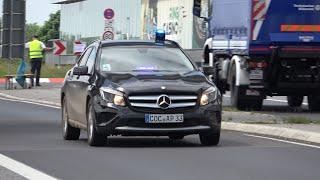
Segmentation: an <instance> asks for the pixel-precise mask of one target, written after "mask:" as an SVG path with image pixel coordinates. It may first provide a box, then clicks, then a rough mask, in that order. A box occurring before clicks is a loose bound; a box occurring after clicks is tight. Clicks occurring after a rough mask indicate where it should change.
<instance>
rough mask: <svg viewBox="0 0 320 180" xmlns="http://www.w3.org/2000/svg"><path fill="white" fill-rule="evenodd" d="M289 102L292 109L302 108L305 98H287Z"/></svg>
mask: <svg viewBox="0 0 320 180" xmlns="http://www.w3.org/2000/svg"><path fill="white" fill-rule="evenodd" d="M287 100H288V105H289V106H290V107H300V106H301V105H302V102H303V96H287Z"/></svg>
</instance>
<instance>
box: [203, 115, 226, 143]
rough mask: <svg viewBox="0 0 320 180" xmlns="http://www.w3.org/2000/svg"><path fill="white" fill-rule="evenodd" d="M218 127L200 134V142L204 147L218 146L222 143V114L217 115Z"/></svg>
mask: <svg viewBox="0 0 320 180" xmlns="http://www.w3.org/2000/svg"><path fill="white" fill-rule="evenodd" d="M216 120H217V124H218V127H216V128H214V129H212V130H210V131H208V132H204V133H200V134H199V138H200V142H201V144H202V145H204V146H217V145H218V144H219V142H220V134H221V120H222V116H221V112H217V113H216Z"/></svg>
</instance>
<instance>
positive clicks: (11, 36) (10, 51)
mask: <svg viewBox="0 0 320 180" xmlns="http://www.w3.org/2000/svg"><path fill="white" fill-rule="evenodd" d="M10 1H11V4H10V43H9V61H8V74H10V69H11V61H12V46H13V43H12V40H13V16H14V13H13V5H14V3H13V0H10Z"/></svg>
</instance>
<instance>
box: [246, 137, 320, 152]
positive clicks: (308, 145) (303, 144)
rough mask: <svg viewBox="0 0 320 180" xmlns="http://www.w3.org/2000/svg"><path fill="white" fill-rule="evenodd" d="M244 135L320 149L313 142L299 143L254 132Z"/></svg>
mask: <svg viewBox="0 0 320 180" xmlns="http://www.w3.org/2000/svg"><path fill="white" fill-rule="evenodd" d="M244 135H245V136H248V137H255V138H260V139H268V140H272V141H278V142H283V143H288V144H294V145H299V146H306V147H311V148H317V149H320V146H316V145H311V144H305V143H298V142H294V141H287V140H282V139H276V138H270V137H265V136H257V135H252V134H244Z"/></svg>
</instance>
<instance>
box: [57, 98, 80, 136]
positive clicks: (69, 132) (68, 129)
mask: <svg viewBox="0 0 320 180" xmlns="http://www.w3.org/2000/svg"><path fill="white" fill-rule="evenodd" d="M62 102H63V104H62V118H61V120H62V123H61V124H62V133H63V139H64V140H78V139H79V137H80V129H79V128H75V127H72V126H71V125H70V124H69V116H68V109H67V103H66V102H67V101H66V98H64V99H63V101H62Z"/></svg>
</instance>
